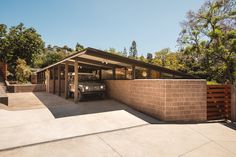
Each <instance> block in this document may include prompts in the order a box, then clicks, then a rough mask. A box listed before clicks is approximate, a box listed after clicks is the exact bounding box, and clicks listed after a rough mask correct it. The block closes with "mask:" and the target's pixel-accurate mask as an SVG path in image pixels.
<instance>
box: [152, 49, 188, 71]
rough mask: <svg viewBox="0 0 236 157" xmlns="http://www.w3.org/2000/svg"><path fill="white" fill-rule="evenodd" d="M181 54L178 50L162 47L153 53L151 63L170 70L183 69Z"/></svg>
mask: <svg viewBox="0 0 236 157" xmlns="http://www.w3.org/2000/svg"><path fill="white" fill-rule="evenodd" d="M181 59H182V54H181V53H178V52H171V51H170V49H169V48H165V49H162V50H160V51H158V52H156V53H155V57H154V58H153V59H152V61H151V62H152V63H153V64H156V65H159V66H162V67H165V68H169V69H172V70H180V71H183V70H184V64H183V63H182V62H181Z"/></svg>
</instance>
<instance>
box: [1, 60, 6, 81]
mask: <svg viewBox="0 0 236 157" xmlns="http://www.w3.org/2000/svg"><path fill="white" fill-rule="evenodd" d="M0 73H2V75H3V79H5V80H7V64H5V63H3V62H1V61H0Z"/></svg>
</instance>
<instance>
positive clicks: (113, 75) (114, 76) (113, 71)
mask: <svg viewBox="0 0 236 157" xmlns="http://www.w3.org/2000/svg"><path fill="white" fill-rule="evenodd" d="M112 78H113V80H115V79H116V68H115V67H113V68H112Z"/></svg>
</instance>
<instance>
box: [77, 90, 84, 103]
mask: <svg viewBox="0 0 236 157" xmlns="http://www.w3.org/2000/svg"><path fill="white" fill-rule="evenodd" d="M82 99H83V94H82V92H81V91H80V90H79V91H78V101H81V100H82Z"/></svg>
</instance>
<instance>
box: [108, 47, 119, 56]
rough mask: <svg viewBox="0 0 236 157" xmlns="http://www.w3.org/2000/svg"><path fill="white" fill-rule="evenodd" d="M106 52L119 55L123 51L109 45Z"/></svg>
mask: <svg viewBox="0 0 236 157" xmlns="http://www.w3.org/2000/svg"><path fill="white" fill-rule="evenodd" d="M105 51H106V52H109V53H113V54H116V55H120V56H123V52H121V51H117V50H116V49H115V48H113V47H110V48H109V49H108V50H105Z"/></svg>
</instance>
